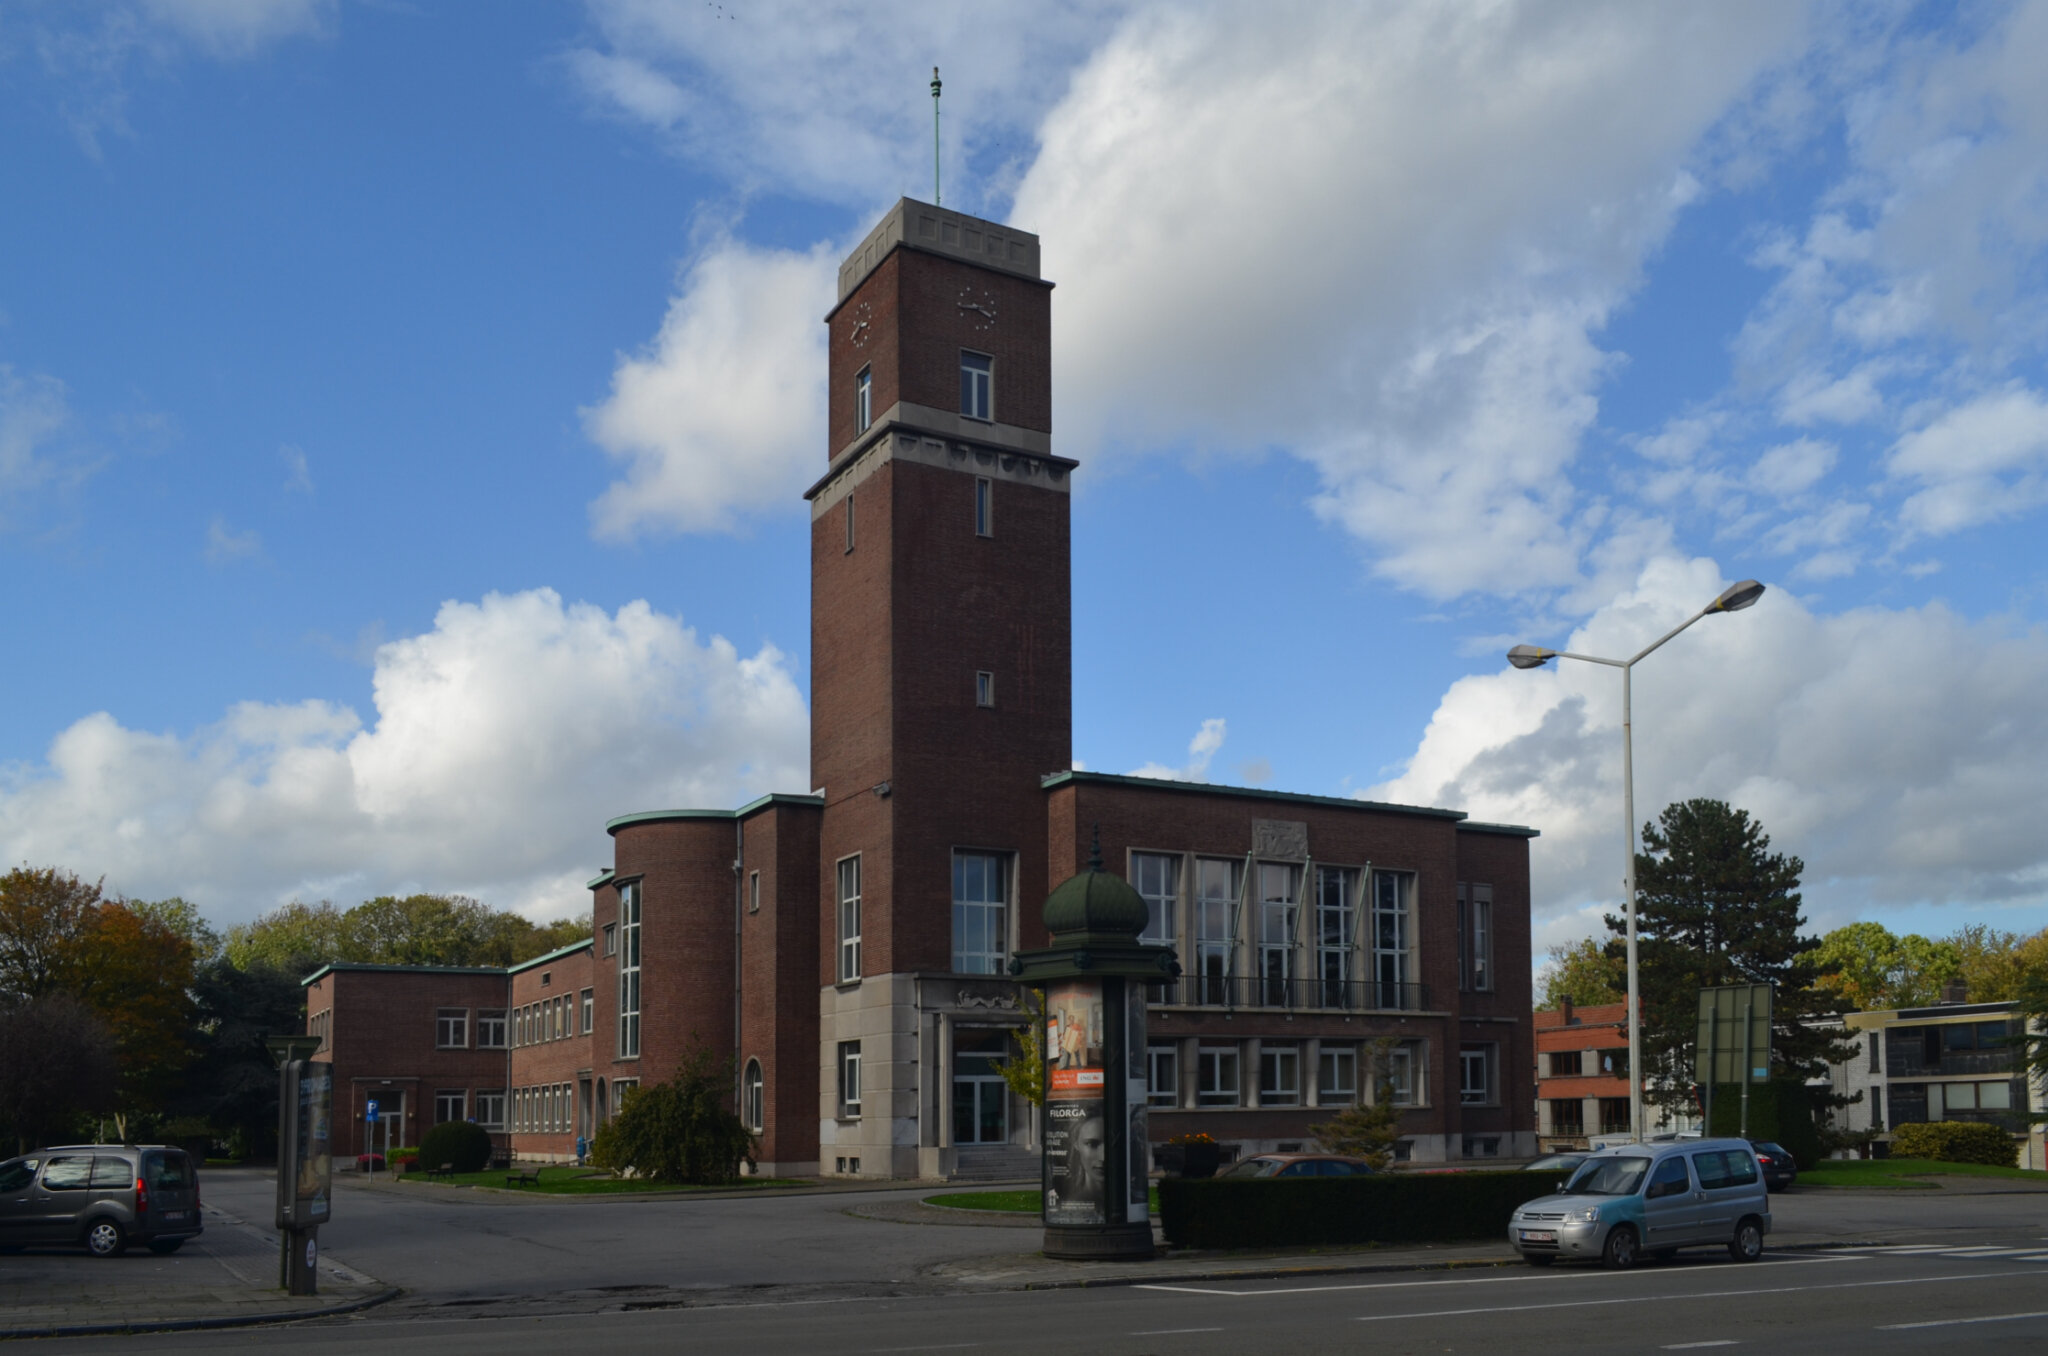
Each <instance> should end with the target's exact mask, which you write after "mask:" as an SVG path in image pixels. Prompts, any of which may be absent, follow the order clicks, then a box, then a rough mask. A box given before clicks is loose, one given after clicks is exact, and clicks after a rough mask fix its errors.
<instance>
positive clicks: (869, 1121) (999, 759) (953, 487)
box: [805, 198, 1075, 1176]
mask: <svg viewBox="0 0 2048 1356" xmlns="http://www.w3.org/2000/svg"><path fill="white" fill-rule="evenodd" d="M1038 257H1039V252H1038V239H1037V237H1036V236H1033V235H1029V234H1027V233H1025V232H1022V231H1018V230H1014V229H1012V228H1010V227H1007V226H1003V225H1000V224H998V223H995V222H990V221H983V220H980V219H978V218H975V217H970V216H965V215H962V214H960V213H957V212H952V211H948V210H946V209H944V208H939V207H934V206H931V205H928V204H926V203H921V202H917V201H914V200H912V199H908V198H906V199H903V200H901V201H899V202H898V203H897V204H896V206H895V207H894V208H892V209H891V210H890V211H889V213H888V214H887V215H886V216H884V217H883V219H882V221H881V223H880V224H879V225H877V226H876V227H875V229H874V230H873V231H872V232H870V233H869V235H868V237H867V239H866V240H864V241H863V242H862V243H861V245H860V247H859V248H858V249H856V250H855V251H854V252H853V253H852V254H851V255H850V256H849V257H848V258H847V260H846V261H845V262H844V263H843V264H842V265H841V266H840V269H839V300H838V304H837V305H836V306H835V307H834V308H833V310H832V312H831V314H830V315H829V316H827V317H826V324H827V325H828V326H829V327H830V374H831V375H830V380H831V397H830V418H829V442H828V451H829V455H830V462H829V466H828V469H827V470H826V472H825V474H824V476H823V478H821V479H820V480H819V481H818V482H817V484H815V485H814V486H812V488H811V489H810V490H809V491H808V492H807V494H806V496H805V497H806V498H807V499H808V500H809V501H810V506H811V667H812V679H811V781H812V785H813V786H814V787H818V788H822V791H823V794H824V802H825V803H824V813H823V820H822V824H821V826H820V827H821V843H820V868H821V869H820V877H821V880H820V900H819V903H820V911H819V912H820V923H821V932H822V934H823V935H822V936H821V938H820V941H821V947H820V957H821V962H822V963H821V973H820V975H819V982H820V989H819V993H820V1030H819V1035H820V1047H821V1048H820V1060H821V1067H820V1073H821V1075H822V1077H821V1085H820V1098H819V1100H820V1130H821V1134H820V1140H821V1143H820V1145H819V1153H820V1157H821V1160H822V1163H821V1166H822V1168H823V1169H824V1171H826V1172H828V1173H829V1172H834V1171H838V1172H845V1173H848V1174H849V1175H853V1174H858V1175H864V1176H873V1175H877V1174H886V1175H893V1176H913V1175H917V1174H918V1173H919V1172H920V1170H921V1163H922V1164H923V1167H924V1168H929V1167H932V1166H935V1165H936V1163H937V1162H938V1161H939V1160H937V1159H935V1158H934V1157H933V1155H935V1154H936V1153H937V1152H938V1151H941V1150H951V1149H953V1148H955V1147H957V1145H958V1142H959V1141H960V1140H961V1139H962V1137H963V1136H964V1137H965V1139H966V1141H967V1142H970V1143H973V1142H979V1141H978V1137H979V1136H981V1135H982V1134H984V1133H985V1132H986V1133H991V1134H993V1133H994V1132H995V1127H991V1126H978V1125H972V1124H969V1123H968V1120H967V1119H962V1118H961V1117H960V1116H959V1115H958V1114H957V1111H956V1114H955V1115H952V1116H945V1117H942V1116H941V1115H940V1114H939V1113H940V1109H941V1107H942V1106H947V1105H951V1104H952V1099H951V1098H950V1097H949V1098H947V1099H946V1100H941V1097H940V1086H941V1084H942V1083H944V1082H947V1081H949V1080H951V1079H953V1078H954V1077H955V1072H956V1056H955V1053H954V1051H953V1049H952V1047H953V1045H954V1044H955V1041H954V1037H953V1033H954V1031H955V1027H956V1026H957V1025H959V1024H958V1023H956V1022H954V1021H953V1020H952V1019H951V1018H945V1019H944V1020H940V1019H938V1018H934V1017H933V1016H932V1014H934V1013H935V1012H936V1011H938V1010H940V1009H944V1008H948V1007H950V1006H958V1005H967V1006H969V1007H970V1008H971V1006H972V1004H973V1003H975V1002H984V1003H987V1004H998V1003H1005V1001H1006V1000H1005V998H1004V995H1006V994H1013V993H1014V989H1013V988H1012V987H1011V986H1010V985H1009V984H1008V982H1007V981H1006V980H1002V979H1000V975H1001V971H1002V966H1003V963H1004V962H1005V961H1006V960H1007V958H1008V957H1009V956H1010V955H1011V954H1013V953H1015V952H1016V951H1017V950H1018V949H1020V948H1021V947H1030V946H1035V945H1042V944H1043V939H1042V937H1041V936H1040V935H1039V932H1040V925H1039V922H1038V907H1037V906H1038V903H1039V902H1040V901H1042V900H1043V899H1044V898H1045V896H1046V894H1047V892H1048V891H1049V890H1050V888H1051V886H1052V884H1053V883H1054V882H1052V881H1050V880H1049V879H1048V878H1047V870H1048V865H1047V857H1048V854H1047V844H1046V832H1047V828H1046V824H1047V816H1046V801H1045V793H1044V791H1043V790H1042V789H1041V780H1042V779H1043V778H1044V777H1045V776H1046V775H1047V774H1050V773H1054V772H1059V771H1063V770H1065V769H1066V768H1067V767H1068V766H1069V764H1070V761H1071V757H1072V687H1071V679H1072V675H1071V648H1072V638H1071V628H1072V602H1071V594H1070V575H1069V560H1068V520H1069V514H1068V507H1069V495H1070V491H1071V487H1072V481H1073V471H1074V467H1075V463H1074V462H1072V461H1070V460H1067V459H1064V458H1061V457H1056V456H1054V455H1053V453H1052V391H1051V363H1050V351H1049V350H1050V328H1051V292H1052V286H1051V284H1050V283H1047V282H1045V281H1043V280H1042V279H1041V278H1040V277H1039V273H1038ZM1020 902H1021V903H1022V904H1023V907H1022V908H1020V907H1019V904H1020ZM971 976H981V977H982V978H980V979H978V980H976V979H970V978H967V977H971ZM982 989H986V990H987V991H988V992H987V995H986V996H984V997H980V998H977V997H976V995H977V994H979V993H980V991H981V990H982ZM954 1015H955V1016H958V1015H959V1014H957V1013H956V1014H954ZM983 1015H984V1016H986V1015H987V1012H986V1008H984V1011H983ZM1006 1015H1008V1014H1006ZM1011 1020H1012V1021H1014V1016H1011ZM963 1029H964V1028H963ZM964 1039H966V1040H967V1041H968V1046H969V1048H970V1049H971V1048H972V1042H973V1040H974V1039H977V1038H975V1037H973V1036H971V1035H970V1036H967V1037H964ZM965 1058H970V1060H971V1056H967V1057H965ZM960 1067H965V1066H964V1065H961V1066H960ZM969 1091H970V1093H971V1092H972V1089H971V1088H970V1090H969ZM941 1122H944V1123H941ZM1003 1137H1004V1138H1006V1137H1007V1131H1006V1130H1005V1131H1003ZM948 1161H950V1160H948Z"/></svg>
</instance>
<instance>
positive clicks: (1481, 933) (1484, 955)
mask: <svg viewBox="0 0 2048 1356" xmlns="http://www.w3.org/2000/svg"><path fill="white" fill-rule="evenodd" d="M1469 893H1470V895H1471V902H1470V904H1469V905H1468V906H1467V907H1469V908H1470V910H1471V913H1472V926H1471V932H1470V944H1471V948H1472V987H1473V988H1474V989H1476V990H1478V991H1479V992H1481V993H1485V992H1487V991H1488V990H1490V989H1492V988H1493V887H1492V886H1491V885H1474V886H1471V887H1469Z"/></svg>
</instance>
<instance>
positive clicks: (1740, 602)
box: [1707, 579, 1764, 612]
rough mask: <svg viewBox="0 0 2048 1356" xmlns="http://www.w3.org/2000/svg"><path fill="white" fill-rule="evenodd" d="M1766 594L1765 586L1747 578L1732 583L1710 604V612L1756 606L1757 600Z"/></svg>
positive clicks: (1739, 609) (1736, 610) (1730, 610)
mask: <svg viewBox="0 0 2048 1356" xmlns="http://www.w3.org/2000/svg"><path fill="white" fill-rule="evenodd" d="M1763 596H1764V586H1763V585H1762V584H1759V583H1757V582H1756V580H1754V579H1745V580H1743V581H1742V582H1741V583H1740V584H1730V585H1729V586H1728V587H1727V588H1726V589H1725V590H1723V591H1722V593H1721V596H1720V597H1718V598H1716V599H1715V600H1714V601H1713V602H1712V603H1711V604H1709V605H1708V607H1707V611H1709V612H1740V611H1742V609H1743V608H1745V607H1754V606H1756V600H1757V599H1759V598H1761V597H1763Z"/></svg>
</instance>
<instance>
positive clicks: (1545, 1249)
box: [1508, 1139, 1771, 1271]
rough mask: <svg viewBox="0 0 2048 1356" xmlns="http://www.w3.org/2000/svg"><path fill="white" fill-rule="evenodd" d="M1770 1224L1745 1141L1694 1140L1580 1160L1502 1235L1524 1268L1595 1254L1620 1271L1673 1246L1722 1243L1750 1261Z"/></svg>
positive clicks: (1662, 1257) (1667, 1254) (1663, 1256)
mask: <svg viewBox="0 0 2048 1356" xmlns="http://www.w3.org/2000/svg"><path fill="white" fill-rule="evenodd" d="M1770 1231H1771V1202H1770V1194H1769V1193H1768V1192H1767V1191H1766V1190H1765V1188H1764V1176H1763V1172H1762V1170H1761V1169H1760V1168H1759V1167H1758V1165H1757V1161H1756V1154H1755V1152H1754V1150H1753V1149H1752V1148H1751V1147H1750V1145H1749V1143H1748V1141H1746V1140H1740V1139H1697V1140H1681V1141H1679V1142H1677V1143H1673V1144H1629V1145H1623V1146H1622V1147H1620V1148H1617V1149H1612V1150H1610V1151H1608V1152H1606V1153H1603V1154H1598V1155H1596V1156H1594V1157H1592V1158H1588V1159H1587V1160H1586V1161H1585V1162H1584V1163H1583V1164H1581V1165H1580V1167H1579V1170H1578V1171H1577V1172H1575V1173H1573V1174H1572V1177H1571V1180H1570V1181H1568V1182H1566V1183H1565V1184H1564V1186H1563V1188H1562V1189H1560V1190H1559V1191H1558V1192H1557V1194H1556V1195H1553V1196H1544V1197H1542V1198H1541V1199H1538V1200H1533V1201H1529V1202H1527V1203H1526V1204H1524V1205H1522V1206H1521V1207H1519V1208H1518V1209H1517V1210H1516V1211H1515V1213H1514V1217H1513V1218H1512V1219H1510V1220H1509V1221H1508V1242H1509V1243H1511V1244H1513V1245H1514V1249H1515V1251H1516V1252H1518V1253H1520V1254H1521V1255H1522V1260H1524V1261H1526V1262H1528V1263H1529V1264H1530V1265H1531V1266H1539V1267H1540V1266H1548V1265H1550V1264H1551V1263H1552V1262H1554V1261H1556V1260H1557V1259H1558V1258H1560V1257H1562V1258H1565V1259H1567V1260H1575V1261H1591V1260H1593V1259H1594V1258H1598V1259H1599V1260H1600V1261H1601V1262H1603V1263H1604V1264H1606V1265H1607V1266H1608V1267H1611V1268H1613V1269H1614V1270H1617V1271H1619V1270H1623V1269H1626V1268H1628V1267H1632V1266H1634V1265H1635V1264H1636V1262H1637V1261H1638V1260H1640V1259H1641V1258H1642V1257H1643V1255H1644V1254H1646V1253H1647V1254H1648V1255H1649V1256H1650V1257H1651V1258H1653V1259H1655V1260H1657V1261H1660V1262H1662V1261H1667V1260H1669V1259H1670V1258H1671V1257H1673V1256H1675V1255H1676V1254H1677V1252H1678V1250H1679V1249H1680V1248H1704V1247H1716V1248H1726V1249H1727V1250H1728V1255H1729V1256H1730V1257H1732V1258H1734V1259H1735V1260H1736V1261H1738V1262H1754V1261H1755V1260H1756V1259H1757V1258H1759V1257H1761V1256H1763V1251H1764V1235H1765V1234H1768V1233H1769V1232H1770Z"/></svg>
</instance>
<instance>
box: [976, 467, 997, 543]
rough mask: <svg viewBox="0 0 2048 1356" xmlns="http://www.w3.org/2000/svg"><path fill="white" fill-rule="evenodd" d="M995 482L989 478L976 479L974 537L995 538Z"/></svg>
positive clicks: (978, 477)
mask: <svg viewBox="0 0 2048 1356" xmlns="http://www.w3.org/2000/svg"><path fill="white" fill-rule="evenodd" d="M994 496H995V482H994V481H992V480H990V479H989V478H988V477H987V476H976V477H975V478H974V535H975V536H977V537H993V536H994V535H995V517H994V511H995V503H994Z"/></svg>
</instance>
